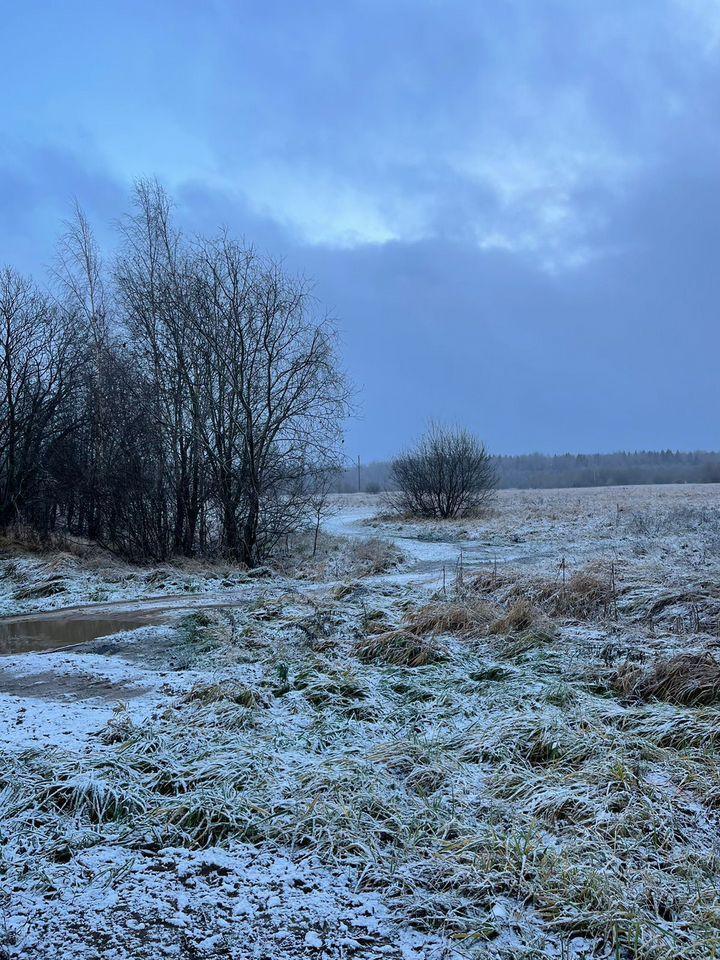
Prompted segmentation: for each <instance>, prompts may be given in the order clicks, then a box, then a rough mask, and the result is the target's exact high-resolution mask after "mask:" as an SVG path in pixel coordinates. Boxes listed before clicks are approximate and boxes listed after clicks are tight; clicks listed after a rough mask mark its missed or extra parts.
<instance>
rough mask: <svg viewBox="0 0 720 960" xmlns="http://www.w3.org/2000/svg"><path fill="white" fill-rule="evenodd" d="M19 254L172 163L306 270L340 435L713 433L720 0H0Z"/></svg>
mask: <svg viewBox="0 0 720 960" xmlns="http://www.w3.org/2000/svg"><path fill="white" fill-rule="evenodd" d="M0 38H1V39H2V49H3V56H2V58H0V89H1V90H2V91H3V92H2V99H0V120H1V121H2V122H1V123H0V263H8V264H11V265H13V266H15V267H17V268H18V269H20V270H22V271H23V272H30V273H33V274H34V275H35V276H36V277H37V278H38V279H39V280H40V281H43V282H44V280H45V277H46V271H47V267H48V265H49V264H50V263H51V262H52V257H53V249H54V244H55V242H56V239H57V236H58V233H59V232H60V229H61V228H60V222H61V221H62V219H63V217H66V216H68V215H69V213H70V211H71V207H72V204H73V201H74V200H75V199H77V200H78V201H79V202H80V204H81V205H82V206H83V208H84V209H85V212H86V214H87V215H88V217H89V218H90V220H91V222H92V223H93V225H94V229H95V232H96V235H97V236H98V238H99V239H100V240H101V242H102V243H103V244H107V245H108V247H111V246H112V243H113V242H114V232H113V224H114V222H116V220H117V218H118V217H119V216H120V215H121V214H122V212H123V211H124V210H126V209H127V206H128V198H129V195H130V192H131V189H132V183H133V181H134V180H136V179H137V178H139V177H152V176H155V177H157V178H158V179H159V180H160V181H161V183H163V185H164V186H165V187H166V188H167V189H168V191H169V192H170V193H171V195H172V197H173V198H174V202H175V207H176V214H177V216H178V218H179V220H180V222H181V223H182V224H183V227H184V228H185V229H186V230H188V231H189V232H202V233H213V232H215V231H216V230H217V229H218V228H219V227H221V226H227V227H228V228H229V229H230V230H231V231H233V232H234V233H236V234H238V235H240V236H242V237H244V238H245V239H246V240H247V241H248V242H252V243H254V244H255V245H256V246H257V247H258V248H259V249H261V250H267V251H269V252H271V253H273V254H275V255H277V256H280V257H283V258H284V259H285V262H286V264H287V266H288V269H291V270H292V271H298V272H302V273H303V274H305V275H307V276H308V277H311V278H312V279H313V280H314V283H315V286H314V291H315V295H316V297H317V298H318V299H319V301H320V302H321V303H322V304H324V307H325V308H326V309H327V310H328V312H329V313H330V314H331V315H332V316H333V317H336V318H337V322H338V326H339V328H340V333H341V355H342V362H343V365H344V367H345V369H346V371H347V373H348V375H349V377H350V379H351V380H352V382H353V383H354V385H355V388H356V407H357V410H356V413H355V415H354V417H353V418H352V419H351V420H350V421H349V423H348V428H347V435H346V445H345V446H346V450H347V453H348V456H349V457H351V458H354V457H355V456H356V455H359V456H360V457H361V458H362V459H363V460H364V461H367V460H372V459H380V458H385V457H388V456H391V455H392V454H393V453H395V452H397V451H398V450H399V449H401V448H403V447H405V446H406V445H407V444H408V443H409V442H411V441H412V440H413V439H414V438H415V437H416V436H417V435H418V434H419V433H420V432H421V431H422V430H423V429H424V427H425V426H426V425H427V423H428V421H429V420H431V419H435V420H441V421H445V422H448V423H459V424H464V425H466V426H468V427H470V428H471V429H472V430H474V431H476V432H477V433H478V434H479V435H480V437H482V438H483V439H484V441H485V442H486V444H487V445H488V447H489V448H490V449H491V450H492V451H494V452H497V453H520V452H530V451H542V452H550V453H552V452H565V451H573V452H574V451H582V452H593V451H612V450H618V449H631V450H634V449H649V448H678V449H720V409H719V403H718V401H719V399H720V377H719V375H718V360H719V358H720V350H719V348H720V323H719V319H720V318H719V314H720V0H303V2H298V0H263V2H262V3H260V2H257V0H253V2H249V0H203V2H200V0H197V2H190V0H153V2H152V3H148V2H147V0H144V2H142V3H141V2H136V0H124V2H117V0H103V2H102V3H99V2H96V0H93V2H79V0H63V2H53V0H45V2H37V0H24V2H23V3H18V2H17V0H13V2H8V0H0Z"/></svg>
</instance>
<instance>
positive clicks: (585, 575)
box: [0, 485, 720, 960]
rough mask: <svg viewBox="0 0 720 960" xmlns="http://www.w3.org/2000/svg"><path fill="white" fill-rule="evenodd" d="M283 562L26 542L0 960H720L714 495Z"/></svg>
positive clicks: (512, 498)
mask: <svg viewBox="0 0 720 960" xmlns="http://www.w3.org/2000/svg"><path fill="white" fill-rule="evenodd" d="M310 539H311V538H310ZM287 548H288V549H287V551H286V553H287V555H286V556H282V557H280V558H279V559H278V562H277V564H276V565H275V566H274V567H273V569H272V570H265V569H260V570H255V571H252V572H251V573H250V574H246V573H244V572H242V571H241V570H240V568H238V567H230V566H220V565H212V564H200V563H197V564H194V563H191V562H190V561H188V562H185V563H181V564H176V565H167V566H161V567H154V568H147V567H133V566H129V565H126V564H124V563H122V562H120V561H117V560H115V559H113V558H112V557H111V556H109V555H108V554H105V553H102V552H101V551H99V550H97V549H91V548H89V547H88V548H83V547H82V545H81V544H78V543H67V544H66V545H65V547H64V548H63V549H61V550H58V551H57V552H54V553H50V554H48V553H21V552H19V551H18V550H17V549H16V548H12V547H11V546H10V545H7V546H6V547H5V549H4V552H3V554H2V560H1V561H0V610H2V614H3V619H2V620H1V621H0V645H1V648H2V653H3V655H2V658H1V659H0V751H1V752H2V757H1V761H0V805H1V816H0V834H1V837H2V839H1V841H0V897H1V900H0V957H4V958H8V960H9V958H27V960H30V958H33V957H38V956H46V957H50V956H52V957H53V958H57V960H70V958H73V960H100V958H102V960H113V958H116V960H120V958H127V957H133V958H148V960H150V958H153V960H155V958H158V957H165V956H167V957H181V958H197V960H200V958H211V957H230V958H237V960H245V958H266V960H287V958H290V957H293V958H295V957H307V958H318V960H319V958H328V960H330V958H333V960H336V958H337V960H340V958H358V960H359V958H363V960H370V958H398V960H399V958H403V960H426V958H427V960H430V958H434V960H442V958H445V960H449V958H456V957H483V958H484V957H487V958H507V960H510V958H541V957H556V958H562V960H565V958H568V960H569V958H573V957H577V958H581V957H582V958H590V957H604V958H617V960H621V958H646V960H681V958H682V960H700V958H712V957H717V956H720V835H719V834H718V816H719V813H720V651H719V650H718V647H719V646H720V487H718V486H715V485H706V486H699V485H698V486H693V485H684V486H665V487H614V488H603V489H584V490H550V491H543V492H538V491H501V492H500V493H499V494H498V495H497V497H496V499H495V501H494V504H493V507H492V509H491V511H490V512H489V513H488V515H487V516H486V517H483V518H481V519H478V520H462V521H455V522H443V523H439V522H430V521H413V522H405V521H403V520H401V519H397V518H393V517H392V516H389V515H387V511H386V505H385V504H384V502H383V500H382V497H375V496H368V495H358V496H351V495H347V496H336V497H334V498H333V499H332V502H331V504H330V507H329V510H328V514H327V516H326V517H325V520H324V523H323V530H322V532H321V536H320V542H319V550H318V553H317V555H316V556H315V557H313V556H312V551H311V549H310V545H309V544H308V541H307V540H306V539H304V538H297V540H296V542H291V543H289V544H288V545H287ZM92 637H95V639H92Z"/></svg>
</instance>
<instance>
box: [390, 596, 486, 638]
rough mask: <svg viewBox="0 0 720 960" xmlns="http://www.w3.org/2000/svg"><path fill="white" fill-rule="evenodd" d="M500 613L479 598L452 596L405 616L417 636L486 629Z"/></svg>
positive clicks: (470, 632)
mask: <svg viewBox="0 0 720 960" xmlns="http://www.w3.org/2000/svg"><path fill="white" fill-rule="evenodd" d="M496 617H497V609H496V608H495V607H493V606H492V605H491V604H489V603H485V602H484V601H479V600H451V601H446V602H441V603H428V604H426V605H425V606H424V607H420V609H419V610H413V611H411V612H410V613H409V614H408V615H407V617H406V626H407V629H408V630H409V631H410V633H414V634H415V635H416V636H423V634H437V633H449V634H459V635H461V636H467V635H469V634H473V633H475V634H478V633H480V632H486V631H487V628H488V626H489V625H490V624H491V623H492V622H493V620H495V619H496Z"/></svg>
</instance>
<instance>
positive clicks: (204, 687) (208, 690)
mask: <svg viewBox="0 0 720 960" xmlns="http://www.w3.org/2000/svg"><path fill="white" fill-rule="evenodd" d="M182 699H183V702H184V703H201V704H205V705H207V704H210V703H222V702H223V701H229V702H230V703H234V704H237V706H239V707H248V708H254V707H259V706H261V702H260V699H259V698H258V695H257V694H256V693H255V692H254V691H253V690H250V688H249V687H244V686H243V685H242V684H240V683H233V682H232V681H231V682H227V683H196V684H195V686H194V687H193V688H192V689H191V690H188V692H187V693H186V694H184V695H183V698H182Z"/></svg>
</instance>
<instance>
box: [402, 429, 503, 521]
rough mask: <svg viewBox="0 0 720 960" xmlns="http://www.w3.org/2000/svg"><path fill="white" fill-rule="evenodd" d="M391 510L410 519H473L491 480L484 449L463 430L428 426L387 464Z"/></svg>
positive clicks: (492, 474)
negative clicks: (391, 485)
mask: <svg viewBox="0 0 720 960" xmlns="http://www.w3.org/2000/svg"><path fill="white" fill-rule="evenodd" d="M391 475H392V480H393V482H394V484H395V485H396V486H397V491H396V492H393V493H392V494H391V495H390V496H391V500H392V502H393V505H394V506H395V508H396V509H398V510H399V511H400V512H402V513H404V514H408V515H410V516H416V517H428V518H438V519H443V520H446V519H452V518H455V517H466V516H469V515H471V514H477V513H478V512H480V511H481V510H482V508H483V507H485V506H486V505H487V503H488V501H489V499H490V497H491V496H492V494H493V491H494V489H495V486H496V483H497V476H496V472H495V468H494V466H493V463H492V460H491V458H490V455H489V454H488V452H487V451H486V449H485V447H484V445H483V444H482V443H481V442H480V441H479V440H478V439H477V438H476V437H475V436H473V434H471V433H470V432H469V431H468V430H465V429H461V428H451V427H444V426H441V425H439V424H432V425H431V426H430V429H429V430H428V432H427V433H426V434H425V436H424V437H422V438H421V439H420V440H419V442H418V443H417V444H416V445H415V446H414V447H413V448H412V449H411V450H409V451H408V452H406V453H404V454H401V455H400V456H399V457H397V458H396V459H395V460H393V462H392V474H391Z"/></svg>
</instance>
